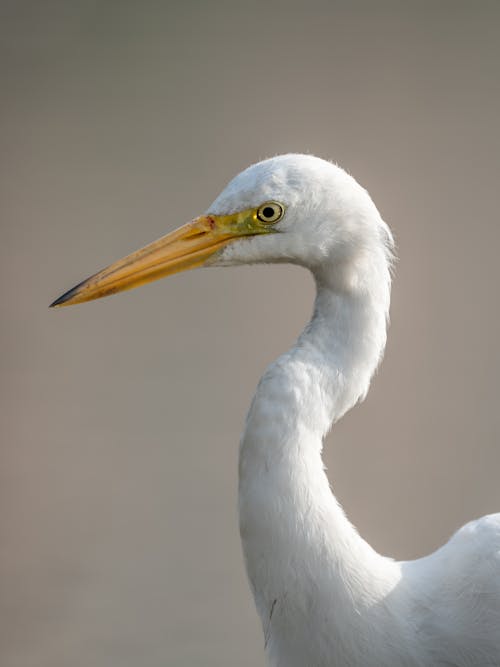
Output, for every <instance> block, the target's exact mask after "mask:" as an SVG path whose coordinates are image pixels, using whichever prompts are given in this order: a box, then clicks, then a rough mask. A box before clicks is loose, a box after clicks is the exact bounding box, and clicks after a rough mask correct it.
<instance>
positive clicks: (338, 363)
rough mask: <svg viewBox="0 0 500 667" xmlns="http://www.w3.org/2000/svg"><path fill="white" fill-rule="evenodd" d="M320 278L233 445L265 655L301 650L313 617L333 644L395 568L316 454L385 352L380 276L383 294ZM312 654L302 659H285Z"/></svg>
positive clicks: (383, 296) (247, 557)
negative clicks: (356, 523) (345, 288)
mask: <svg viewBox="0 0 500 667" xmlns="http://www.w3.org/2000/svg"><path fill="white" fill-rule="evenodd" d="M317 283H318V289H317V296H316V301H315V307H314V313H313V317H312V319H311V321H310V323H309V324H308V326H307V327H306V328H305V330H304V332H303V333H302V334H301V336H300V337H299V339H298V341H297V343H296V345H295V346H294V347H293V348H292V349H291V350H290V351H289V352H287V353H285V354H284V355H282V356H281V357H280V358H279V359H278V360H277V361H276V362H275V363H274V364H272V365H271V366H270V367H269V368H268V370H267V371H266V373H265V374H264V376H263V378H262V380H261V381H260V383H259V386H258V388H257V392H256V394H255V397H254V399H253V402H252V405H251V407H250V411H249V414H248V417H247V423H246V427H245V431H244V433H243V436H242V441H241V447H240V462H239V504H240V531H241V538H242V543H243V550H244V554H245V560H246V566H247V572H248V576H249V579H250V583H251V587H252V589H253V593H254V597H255V601H256V604H257V608H258V611H259V614H260V616H261V620H262V625H263V628H264V634H265V636H266V642H267V643H269V645H270V647H271V648H270V650H271V652H272V647H273V646H275V648H276V647H277V645H278V644H279V645H280V646H279V652H280V654H283V651H284V650H285V649H284V646H283V643H286V644H287V646H288V648H289V649H290V650H296V649H297V650H298V648H297V647H296V649H294V648H293V644H294V636H297V637H298V636H299V635H300V633H302V632H304V628H307V627H309V624H310V623H311V622H312V620H311V615H313V616H314V615H316V614H319V615H320V616H321V619H322V620H321V624H324V623H326V625H325V628H326V630H325V631H328V632H330V633H331V632H333V629H334V628H336V629H337V630H338V632H339V641H340V644H341V634H342V632H343V631H344V630H346V628H343V627H341V626H342V625H345V623H349V622H352V623H353V624H356V623H357V622H358V621H357V620H356V618H359V610H360V608H361V607H363V605H369V604H371V603H372V602H373V597H377V596H378V595H380V596H382V595H383V594H385V593H386V592H387V588H388V587H390V586H392V584H393V580H394V578H395V577H396V576H397V575H396V573H395V571H394V567H393V566H394V564H393V563H392V561H389V560H388V559H385V558H382V557H381V556H379V555H378V554H377V553H376V552H375V551H374V550H373V549H372V548H371V547H370V546H369V545H368V544H367V543H366V542H365V541H364V540H363V539H362V538H361V537H360V536H359V534H358V533H357V531H356V529H355V528H354V527H353V526H352V524H351V523H350V522H349V521H348V519H347V518H346V516H345V514H344V512H343V510H342V508H341V507H340V505H339V504H338V502H337V500H336V499H335V497H334V495H333V494H332V491H331V489H330V485H329V482H328V479H327V477H326V474H325V472H324V466H323V462H322V458H321V451H322V446H323V438H324V436H325V435H326V433H327V432H328V430H329V428H330V427H331V425H332V423H333V422H335V421H336V420H337V419H338V418H340V417H341V416H342V415H343V414H344V413H345V412H346V411H347V410H349V409H350V408H351V407H352V406H353V405H355V404H356V403H357V402H358V401H360V400H362V399H363V398H364V396H365V394H366V392H367V390H368V386H369V383H370V378H371V376H372V374H373V372H374V370H375V368H376V366H377V364H378V362H379V360H380V358H381V355H382V353H383V349H384V345H385V339H386V313H387V308H388V303H389V286H388V280H387V287H386V290H385V294H384V293H379V294H373V293H372V292H370V291H369V290H365V291H363V292H359V293H353V292H338V291H335V290H334V289H333V288H331V287H329V286H328V285H326V284H324V283H321V282H320V281H317ZM378 284H380V282H379V283H378ZM374 573H378V574H375V575H374ZM367 580H369V581H370V582H371V584H370V586H369V587H368V588H367V587H366V585H365V584H366V581H367ZM349 609H350V610H351V612H352V613H350V614H348V613H347V614H346V610H349ZM336 610H339V613H338V614H336ZM340 610H342V611H341V612H340ZM316 620H317V621H318V619H316ZM321 624H320V625H317V626H316V627H322V625H321ZM295 626H296V628H295ZM294 628H295V630H294ZM350 630H352V628H350ZM309 644H310V642H302V643H301V644H300V645H301V646H307V645H309ZM340 644H339V645H340ZM297 646H299V644H297ZM276 650H278V648H276ZM311 659H312V658H311V656H310V655H304V656H301V657H300V659H299V661H297V662H294V661H293V662H292V661H290V662H289V663H288V664H290V665H292V664H309V663H308V662H307V661H308V660H309V661H310V660H311ZM290 660H291V658H290ZM300 660H302V662H300ZM279 664H281V663H279ZM283 664H285V663H283ZM311 664H312V663H311ZM314 664H322V663H321V662H317V663H314ZM353 664H355V663H353Z"/></svg>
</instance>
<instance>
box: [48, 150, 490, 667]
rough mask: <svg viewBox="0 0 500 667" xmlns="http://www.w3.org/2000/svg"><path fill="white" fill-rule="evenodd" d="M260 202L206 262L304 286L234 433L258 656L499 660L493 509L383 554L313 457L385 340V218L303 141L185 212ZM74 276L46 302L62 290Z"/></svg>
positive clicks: (396, 662)
mask: <svg viewBox="0 0 500 667" xmlns="http://www.w3.org/2000/svg"><path fill="white" fill-rule="evenodd" d="M266 202H271V203H273V205H275V204H276V203H277V206H278V208H277V209H275V210H276V211H277V214H278V213H280V211H281V213H280V216H281V217H279V219H278V220H277V221H276V222H274V221H273V229H272V231H273V232H274V233H267V232H266V233H262V232H261V231H259V232H258V233H257V232H255V233H249V232H248V231H247V232H242V231H241V229H240V228H241V223H238V224H239V225H240V227H239V229H240V231H239V232H238V236H237V237H236V235H233V237H231V239H230V240H229V241H224V243H222V242H221V243H219V245H218V246H217V251H216V252H214V254H212V255H211V256H210V258H208V259H205V260H204V264H205V265H206V264H210V265H216V266H224V265H233V264H245V263H254V262H292V263H295V264H300V265H302V266H304V267H306V268H307V269H309V270H310V271H311V272H312V274H313V276H314V279H315V282H316V288H317V295H316V300H315V305H314V312H313V316H312V319H311V321H310V322H309V324H308V325H307V326H306V328H305V330H304V332H303V333H302V334H301V336H300V337H299V339H298V340H297V343H296V344H295V346H294V347H293V348H292V349H291V350H290V351H289V352H286V353H285V354H283V355H282V356H281V357H280V358H279V359H278V360H277V361H276V362H275V363H273V364H272V365H271V366H270V367H269V368H268V369H267V371H266V373H265V374H264V376H263V378H262V379H261V381H260V383H259V386H258V388H257V392H256V394H255V396H254V399H253V401H252V405H251V407H250V410H249V413H248V417H247V421H246V425H245V429H244V432H243V436H242V439H241V445H240V464H239V510H240V529H241V539H242V543H243V550H244V555H245V561H246V567H247V571H248V576H249V580H250V584H251V588H252V591H253V594H254V597H255V602H256V606H257V610H258V613H259V615H260V618H261V621H262V627H263V632H264V637H265V646H266V651H267V654H268V656H269V661H270V663H271V665H273V666H274V667H435V666H438V665H441V666H443V667H444V666H446V667H452V666H453V667H487V666H488V667H493V666H497V667H498V666H499V665H500V514H495V515H491V516H487V517H483V518H482V519H479V520H477V521H474V522H472V523H469V524H467V525H466V526H464V527H463V528H461V529H460V530H459V531H458V532H457V533H456V534H455V535H454V536H453V537H452V539H451V540H450V541H449V542H448V543H447V544H446V545H445V546H443V547H442V548H441V549H439V550H438V551H436V552H435V553H433V554H432V555H430V556H428V557H426V558H421V559H419V560H415V561H409V562H396V561H394V560H392V559H390V558H386V557H384V556H381V555H379V554H378V553H377V552H376V551H374V550H373V549H372V548H371V547H370V545H369V544H367V543H366V542H365V541H364V540H363V539H362V538H361V537H360V536H359V534H358V533H357V531H356V529H355V528H354V527H353V526H352V524H351V523H350V522H349V521H348V519H347V518H346V516H345V514H344V512H343V511H342V508H341V507H340V505H339V503H338V502H337V500H336V499H335V497H334V496H333V494H332V492H331V489H330V486H329V483H328V480H327V477H326V475H325V472H324V468H323V463H322V459H321V450H322V445H323V438H324V436H325V434H326V433H327V432H328V430H329V429H330V427H331V425H332V424H333V423H334V422H335V421H336V420H337V419H339V418H340V417H341V416H342V415H343V414H344V413H345V412H346V411H347V410H349V409H350V408H351V407H353V406H354V405H355V404H356V403H357V402H358V401H360V400H362V399H363V398H364V396H365V395H366V392H367V391H368V387H369V384H370V379H371V377H372V375H373V373H374V371H375V369H376V367H377V365H378V363H379V361H380V359H381V357H382V354H383V351H384V346H385V341H386V323H387V315H388V310H389V300H390V282H391V280H390V264H391V258H392V250H393V242H392V237H391V233H390V231H389V229H388V227H387V225H386V224H385V223H384V222H383V220H382V219H381V217H380V215H379V213H378V211H377V209H376V207H375V205H374V204H373V202H372V200H371V199H370V197H369V195H368V193H367V192H366V191H365V190H364V189H363V188H361V186H360V185H358V183H356V181H355V180H354V179H353V178H351V177H350V176H349V175H348V174H346V173H345V172H344V171H343V170H342V169H340V168H339V167H336V166H334V165H333V164H331V163H329V162H325V161H323V160H321V159H318V158H315V157H312V156H306V155H285V156H279V157H276V158H272V159H270V160H266V161H264V162H261V163H258V164H256V165H253V166H252V167H249V168H248V169H247V170H245V171H244V172H242V173H241V174H239V175H238V176H237V177H236V178H235V179H234V180H233V181H231V183H230V184H229V185H228V186H227V187H226V189H225V190H224V191H223V192H222V193H221V194H220V195H219V197H218V198H217V199H216V200H215V202H214V203H213V204H212V206H211V207H210V208H209V210H208V212H207V214H206V216H205V217H203V218H200V219H199V220H203V221H205V222H204V223H203V224H206V225H208V227H210V228H212V227H213V226H214V225H215V224H216V223H217V224H218V220H219V218H220V219H221V220H222V219H223V220H224V221H226V222H224V224H225V225H226V227H225V228H226V229H227V226H228V224H229V223H227V220H226V218H227V219H229V218H231V216H233V215H236V214H237V213H238V212H240V211H243V210H246V209H249V210H258V209H259V207H260V208H262V205H263V204H265V203H266ZM268 213H269V212H268ZM206 221H208V223H207V222H206ZM195 222H196V221H195ZM182 229H184V228H182ZM196 229H200V227H199V224H198V227H196ZM203 229H204V228H203ZM197 233H198V234H199V235H201V234H202V232H197ZM205 233H207V234H208V233H211V232H205V231H203V234H205ZM190 234H191V236H190V237H189V238H192V237H193V232H190ZM245 234H246V235H245ZM169 238H170V237H169ZM176 238H177V237H176ZM183 238H184V237H183ZM196 238H198V237H196ZM175 243H177V241H175ZM151 247H152V246H151ZM155 252H156V250H155ZM141 257H142V255H141ZM203 257H205V255H204V256H203ZM134 261H135V260H134ZM141 261H142V260H141ZM176 261H177V262H179V261H180V260H178V259H177V260H176ZM129 264H130V261H129ZM198 265H199V264H198ZM116 266H118V264H117V265H116ZM121 266H122V265H120V266H119V267H118V268H119V270H122V269H121V268H120V267H121ZM127 266H128V265H127ZM182 268H187V267H185V266H184V264H182V266H181V269H182ZM181 269H178V268H176V269H175V270H181ZM169 270H170V272H172V270H174V269H169ZM115 273H116V269H115V270H114V271H111V272H110V271H109V270H108V271H107V273H106V272H102V273H101V274H98V275H97V279H93V280H94V282H93V283H92V279H90V281H91V282H90V283H89V281H87V282H86V283H85V284H84V287H85V288H87V286H88V285H90V288H89V289H95V285H97V284H99V285H100V284H101V283H103V282H105V281H108V282H109V276H110V275H113V276H114V275H115ZM153 277H158V276H157V275H156V274H155V275H154V276H153ZM96 280H97V282H96ZM142 282H145V281H144V280H143V281H142ZM82 289H83V288H82V287H81V286H80V287H79V288H75V290H77V291H76V292H75V290H72V291H71V292H70V293H68V295H65V296H64V297H61V299H60V300H58V302H56V304H57V305H60V304H62V303H64V302H66V301H69V302H70V303H71V302H72V300H74V301H75V302H76V299H77V298H79V296H78V295H79V294H80V292H81V291H82ZM118 289H123V287H119V288H118ZM108 291H116V289H109V290H108ZM75 294H76V295H77V296H75ZM89 294H90V292H89ZM92 294H93V293H92ZM92 294H91V295H90V296H88V297H82V298H81V299H80V300H86V299H87V298H95V296H93V295H92ZM100 295H101V294H100V293H99V294H97V296H100ZM436 511H439V508H437V509H436Z"/></svg>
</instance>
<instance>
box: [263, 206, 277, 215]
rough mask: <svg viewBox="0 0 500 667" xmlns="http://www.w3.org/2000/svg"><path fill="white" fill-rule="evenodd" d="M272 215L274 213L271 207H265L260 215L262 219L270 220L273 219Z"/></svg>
mask: <svg viewBox="0 0 500 667" xmlns="http://www.w3.org/2000/svg"><path fill="white" fill-rule="evenodd" d="M274 213H275V211H274V208H273V207H272V206H265V207H264V209H263V211H262V215H263V216H264V218H272V217H274Z"/></svg>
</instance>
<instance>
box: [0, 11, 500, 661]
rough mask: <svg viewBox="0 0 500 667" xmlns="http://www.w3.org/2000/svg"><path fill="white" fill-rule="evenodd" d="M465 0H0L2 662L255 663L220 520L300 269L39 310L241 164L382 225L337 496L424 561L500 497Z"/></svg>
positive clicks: (487, 122)
mask: <svg viewBox="0 0 500 667" xmlns="http://www.w3.org/2000/svg"><path fill="white" fill-rule="evenodd" d="M499 20H500V4H499V3H498V2H497V1H496V0H494V1H492V2H488V1H487V0H480V1H478V2H468V1H464V2H459V1H458V0H456V1H441V2H439V3H438V2H434V1H432V2H422V1H418V2H417V1H415V2H404V1H402V0H401V1H400V2H379V1H371V0H370V1H368V0H367V1H366V2H347V1H346V2H331V1H330V2H327V1H325V2H320V1H312V2H290V1H288V2H284V1H283V2H277V1H274V2H244V3H240V2H229V1H228V2H213V3H212V2H193V1H188V2H177V3H168V2H163V3H162V2H138V1H137V2H91V1H88V2H84V1H83V0H82V1H81V2H70V1H62V0H61V2H50V1H48V2H35V1H33V2H25V1H22V0H12V1H11V2H0V49H1V52H0V68H1V98H0V110H1V111H0V113H1V140H0V141H1V146H0V162H1V178H0V190H1V192H0V220H1V238H2V243H1V247H0V252H1V262H0V267H1V271H2V280H1V282H0V290H1V295H2V301H1V303H2V327H1V345H2V347H1V349H2V355H1V367H2V372H1V381H2V387H1V389H2V396H1V401H2V411H1V424H2V445H1V466H0V494H1V504H0V521H1V524H0V533H1V535H0V568H1V579H0V584H1V589H2V590H1V594H0V604H1V612H0V613H1V619H0V633H1V637H0V656H1V657H0V662H1V664H2V666H3V667H88V666H89V665H92V666H93V667H101V666H103V667H108V666H110V667H115V666H119V667H137V666H138V665H141V667H160V666H162V667H164V666H168V667H170V666H172V667H196V666H204V667H205V666H208V667H212V666H213V667H229V666H234V665H240V666H242V667H250V666H252V667H255V666H256V665H264V659H263V654H262V643H263V642H262V638H261V634H260V629H259V627H258V623H257V619H256V614H255V612H254V609H253V603H252V601H251V599H250V594H249V591H248V590H247V584H246V581H245V575H244V570H243V565H242V558H241V554H240V546H239V540H238V534H237V518H236V465H237V443H238V437H239V432H240V428H241V424H242V421H243V419H244V415H245V411H246V408H247V405H248V403H249V400H250V397H251V394H252V392H253V388H254V386H255V384H256V382H257V380H258V377H259V374H260V373H261V372H262V370H263V369H264V368H265V366H266V364H267V363H268V362H269V361H270V360H271V359H272V358H273V357H275V356H276V355H277V354H278V353H279V352H280V351H282V350H283V349H284V348H286V347H287V346H288V345H290V344H291V342H292V341H293V339H294V337H295V336H296V335H297V333H298V332H299V330H300V328H301V326H302V324H303V323H304V322H305V320H306V318H307V316H308V314H309V312H310V308H311V298H312V283H311V280H310V279H309V277H308V276H307V274H305V273H304V272H302V271H301V270H299V269H297V268H292V267H283V266H279V267H252V268H242V269H227V270H210V271H198V272H193V273H190V274H185V275H180V276H176V277H173V278H171V279H169V280H167V281H164V282H162V283H157V284H154V285H151V286H148V287H145V288H142V289H140V290H137V291H135V292H131V293H128V294H124V295H120V296H117V297H113V298H111V299H107V300H103V301H102V302H97V303H93V304H86V305H84V306H80V307H76V308H71V309H67V310H64V311H59V312H54V311H49V310H48V308H47V305H48V303H49V302H50V301H51V300H52V299H54V298H55V297H57V296H59V294H60V293H61V292H63V291H65V290H66V289H68V288H69V287H71V286H72V285H73V284H75V283H76V282H78V281H79V280H81V279H82V278H84V277H86V276H87V275H88V274H90V273H92V272H93V271H95V270H96V269H99V268H101V267H102V266H103V265H105V264H107V263H108V262H110V261H111V260H114V259H116V258H118V257H119V256H121V255H123V254H125V253H127V252H129V251H131V250H133V249H135V248H136V247H138V246H140V245H142V244H144V243H146V242H148V241H150V240H153V239H154V238H156V237H158V236H160V235H161V234H163V233H165V232H166V231H167V230H169V229H172V228H173V227H174V226H177V225H178V224H181V223H183V222H185V221H187V220H189V219H190V218H192V217H193V216H195V215H196V214H198V213H201V212H202V211H203V210H204V209H205V208H206V207H207V206H208V205H209V204H210V202H211V201H212V199H213V198H214V197H215V196H216V194H217V193H218V191H219V190H220V189H221V188H222V187H223V186H224V184H225V183H226V182H227V180H228V179H229V178H231V177H232V176H233V175H234V174H235V173H236V172H238V171H239V170H240V169H242V168H243V167H245V166H246V165H247V164H249V163H251V162H254V161H256V160H258V159H260V158H263V157H266V156H270V155H273V154H276V153H280V152H287V151H309V152H313V153H316V154H318V155H321V156H323V157H327V158H332V159H334V160H336V161H338V162H339V163H340V164H342V165H343V166H344V167H345V168H347V169H348V170H349V171H351V173H353V174H354V175H355V176H356V177H357V178H358V179H359V180H360V181H361V183H363V184H364V185H365V186H366V187H367V188H368V189H369V190H370V192H371V193H372V195H373V197H374V199H375V201H376V203H377V204H378V206H379V208H380V210H381V212H382V214H383V216H384V217H385V219H386V220H387V221H388V222H389V223H390V225H391V226H392V228H393V230H394V232H395V235H396V237H397V240H398V245H399V255H400V262H399V265H398V267H397V274H396V282H395V289H394V296H393V305H392V327H391V330H390V337H389V346H388V350H387V355H386V359H385V362H384V364H383V366H382V369H381V371H380V373H379V374H378V377H377V378H376V380H375V382H374V383H373V387H372V390H371V392H370V394H369V398H368V400H367V401H366V403H365V404H364V405H363V406H362V407H361V408H358V409H356V410H354V411H353V412H352V413H351V414H349V415H348V416H347V417H346V418H345V419H344V420H343V421H342V422H341V423H340V424H339V425H338V426H337V427H336V428H335V430H334V432H333V434H332V435H331V437H330V441H329V443H328V447H327V449H326V453H325V456H326V461H327V465H328V469H329V474H330V478H331V480H332V483H333V485H334V487H335V490H336V492H337V494H338V496H339V498H340V500H341V501H342V503H343V505H344V506H345V508H346V510H347V512H348V514H349V516H350V517H351V519H352V520H353V521H354V522H355V524H356V525H357V526H358V527H359V529H360V531H361V533H362V534H363V535H364V536H365V537H366V538H367V539H368V540H369V541H370V542H371V543H372V544H373V545H374V546H375V547H376V548H378V549H379V550H381V551H383V552H384V553H387V554H392V555H394V556H397V557H400V558H413V557H417V556H420V555H422V554H425V553H426V552H428V551H430V550H432V549H434V548H435V547H437V546H438V545H439V544H441V543H442V542H443V541H444V540H446V539H447V538H448V536H449V535H450V534H451V533H452V531H454V530H455V529H456V528H458V527H459V526H460V525H461V524H462V523H464V522H465V521H467V520H469V519H472V518H474V517H477V516H478V515H481V514H484V513H488V512H493V511H498V510H500V488H499V484H498V477H499V470H500V446H499V440H500V438H499V431H500V409H499V392H498V376H499V370H500V355H499V350H498V340H499V333H500V331H499V329H500V317H499V313H498V302H499V298H498V285H499V278H500V262H499V260H498V254H499V247H500V226H499V220H498V217H499V216H498V194H499V190H500V187H499V152H500V151H499V148H500V146H499V130H498V123H499V117H500V93H499V79H498V66H499V56H500V40H499V39H498V33H499Z"/></svg>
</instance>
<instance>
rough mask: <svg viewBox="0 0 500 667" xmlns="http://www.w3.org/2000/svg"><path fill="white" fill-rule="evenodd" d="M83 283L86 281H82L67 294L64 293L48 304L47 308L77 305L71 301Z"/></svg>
mask: <svg viewBox="0 0 500 667" xmlns="http://www.w3.org/2000/svg"><path fill="white" fill-rule="evenodd" d="M85 282H87V281H86V280H84V281H83V282H81V283H79V284H78V285H75V287H72V288H71V289H70V290H68V291H67V292H64V294H62V295H61V296H60V297H59V298H58V299H56V300H55V301H53V302H52V303H51V304H50V306H49V308H61V307H62V306H70V305H71V304H72V303H77V302H76V301H73V298H74V297H75V296H76V295H77V294H78V292H79V291H80V289H81V287H82V285H83V284H84V283H85Z"/></svg>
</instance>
